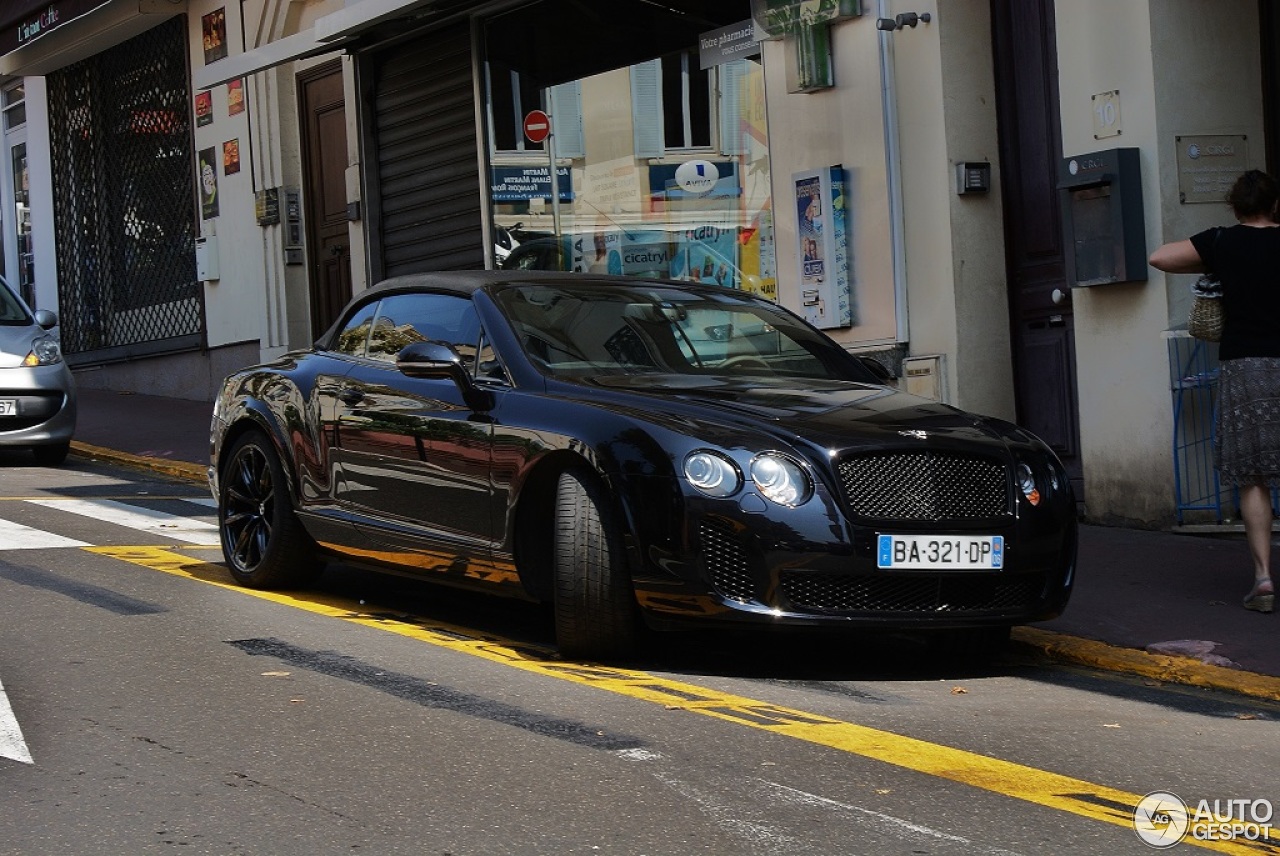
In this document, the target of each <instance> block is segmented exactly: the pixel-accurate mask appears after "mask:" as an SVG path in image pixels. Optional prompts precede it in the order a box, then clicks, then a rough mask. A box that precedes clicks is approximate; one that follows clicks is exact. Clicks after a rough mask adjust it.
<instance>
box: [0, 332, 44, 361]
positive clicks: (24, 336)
mask: <svg viewBox="0 0 1280 856" xmlns="http://www.w3.org/2000/svg"><path fill="white" fill-rule="evenodd" d="M43 334H44V331H43V330H40V329H39V328H38V327H33V326H32V325H30V324H23V325H20V326H9V325H5V324H0V368H3V369H11V368H15V367H17V366H20V365H22V361H23V360H24V359H25V358H26V356H27V354H28V353H30V351H31V343H32V342H33V341H34V340H35V338H36V336H37V335H43Z"/></svg>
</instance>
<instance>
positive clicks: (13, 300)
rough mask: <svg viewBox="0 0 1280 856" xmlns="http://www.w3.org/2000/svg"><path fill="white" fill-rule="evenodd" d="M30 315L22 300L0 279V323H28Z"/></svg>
mask: <svg viewBox="0 0 1280 856" xmlns="http://www.w3.org/2000/svg"><path fill="white" fill-rule="evenodd" d="M30 323H31V316H30V315H28V314H27V308H26V307H25V306H23V305H22V302H21V301H20V300H18V298H17V297H16V296H15V295H14V293H13V292H12V291H10V290H9V285H8V283H6V282H5V281H4V280H2V279H0V324H6V325H14V324H23V325H25V324H30Z"/></svg>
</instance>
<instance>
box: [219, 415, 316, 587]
mask: <svg viewBox="0 0 1280 856" xmlns="http://www.w3.org/2000/svg"><path fill="white" fill-rule="evenodd" d="M218 531H219V535H220V536H221V539H222V554H223V556H224V557H225V558H226V560H227V568H228V569H229V570H230V571H231V576H233V577H235V579H236V582H238V583H240V584H241V585H245V586H250V587H252V588H280V587H286V586H295V585H300V584H302V583H305V582H308V581H309V580H310V579H312V578H313V577H314V576H315V575H316V574H317V573H318V572H319V571H320V564H319V562H318V561H317V559H316V551H315V544H314V542H312V540H311V537H310V536H309V535H308V534H307V532H306V530H304V529H303V528H302V524H301V523H300V522H299V521H298V518H297V515H295V514H294V511H293V502H292V500H291V499H290V497H289V486H288V483H287V482H286V481H285V477H284V469H283V467H282V466H281V464H280V458H279V457H278V456H277V455H276V452H275V449H274V448H272V446H271V441H270V440H268V439H267V437H266V436H264V435H263V434H262V433H260V432H258V431H251V432H249V433H248V434H245V435H244V436H242V437H241V438H240V439H239V440H237V441H236V443H235V445H234V446H233V447H232V449H231V451H230V453H229V454H228V455H227V458H226V463H225V464H224V465H223V467H222V473H221V475H220V477H219V496H218Z"/></svg>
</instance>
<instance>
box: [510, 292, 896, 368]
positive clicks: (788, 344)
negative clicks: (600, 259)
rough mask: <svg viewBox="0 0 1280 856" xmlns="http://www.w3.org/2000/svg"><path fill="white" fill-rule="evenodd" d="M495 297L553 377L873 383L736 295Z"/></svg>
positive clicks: (798, 328) (834, 352)
mask: <svg viewBox="0 0 1280 856" xmlns="http://www.w3.org/2000/svg"><path fill="white" fill-rule="evenodd" d="M496 299H497V301H498V303H499V305H501V306H502V307H503V309H504V311H505V312H506V315H507V317H508V318H510V320H511V323H512V325H513V326H514V328H515V331H516V333H517V335H518V337H519V339H520V342H521V344H522V345H523V346H524V349H525V352H526V353H527V354H528V355H529V357H530V358H531V359H532V360H533V362H534V363H535V364H536V365H538V366H539V367H540V368H542V370H543V371H545V372H546V373H547V374H550V375H553V376H556V377H599V376H603V375H619V374H680V375H725V374H730V373H732V374H743V375H751V376H757V377H770V376H780V377H803V378H815V379H822V380H853V381H860V382H865V383H875V382H876V379H875V378H874V377H872V376H871V374H870V372H869V371H867V370H866V369H865V368H863V367H862V366H861V365H860V364H859V363H858V361H857V360H856V359H854V358H853V357H852V356H850V355H849V354H848V353H846V352H845V351H844V349H842V348H841V347H840V346H839V345H837V344H836V343H835V342H833V341H831V340H830V339H828V338H827V337H826V336H824V335H823V334H821V333H819V332H818V331H817V330H815V329H813V328H812V327H809V326H808V325H806V324H805V323H803V322H802V321H800V320H799V319H797V318H796V317H795V316H793V315H790V314H789V313H787V312H784V311H782V310H780V309H779V308H778V307H777V306H775V305H774V304H772V303H770V302H768V301H765V300H761V299H758V298H755V297H752V296H751V295H749V294H747V293H745V292H741V291H735V290H732V289H725V288H707V289H685V288H678V287H672V286H663V285H659V284H647V285H646V284H640V283H638V284H637V285H636V286H630V285H592V284H589V283H566V284H564V285H547V284H537V285H513V286H510V287H507V288H503V289H501V290H500V291H498V293H497V295H496Z"/></svg>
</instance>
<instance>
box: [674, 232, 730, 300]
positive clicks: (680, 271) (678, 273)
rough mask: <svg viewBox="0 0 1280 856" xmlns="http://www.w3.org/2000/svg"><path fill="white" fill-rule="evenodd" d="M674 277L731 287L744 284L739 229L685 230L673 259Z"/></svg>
mask: <svg viewBox="0 0 1280 856" xmlns="http://www.w3.org/2000/svg"><path fill="white" fill-rule="evenodd" d="M671 276H672V277H673V278H675V279H685V280H689V281H691V282H705V283H708V284H711V285H724V286H728V287H729V288H739V287H741V286H742V271H741V270H740V268H739V263H738V232H737V230H736V229H724V228H721V227H719V226H700V227H698V228H697V229H686V230H684V231H683V232H681V233H680V235H679V237H678V239H677V241H676V252H675V254H674V255H673V256H672V259H671Z"/></svg>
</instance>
